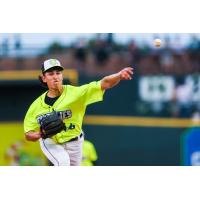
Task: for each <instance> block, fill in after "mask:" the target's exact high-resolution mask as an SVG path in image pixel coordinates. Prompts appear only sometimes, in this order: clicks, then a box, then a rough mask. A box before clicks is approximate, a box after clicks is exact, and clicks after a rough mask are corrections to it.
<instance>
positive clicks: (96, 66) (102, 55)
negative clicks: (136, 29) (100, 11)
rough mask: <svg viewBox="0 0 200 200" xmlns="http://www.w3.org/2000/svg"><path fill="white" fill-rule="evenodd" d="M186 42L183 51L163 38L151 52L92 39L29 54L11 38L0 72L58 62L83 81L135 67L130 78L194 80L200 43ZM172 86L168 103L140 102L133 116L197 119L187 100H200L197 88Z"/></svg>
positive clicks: (0, 51)
mask: <svg viewBox="0 0 200 200" xmlns="http://www.w3.org/2000/svg"><path fill="white" fill-rule="evenodd" d="M190 36H191V39H190V42H188V43H187V45H185V44H183V43H182V41H181V38H180V37H179V35H177V36H176V38H173V41H172V39H171V38H170V37H169V36H167V34H166V35H165V37H164V38H162V45H161V47H159V48H156V47H155V46H153V43H148V42H143V43H138V42H137V41H136V40H134V38H132V39H131V40H130V41H128V42H127V43H119V42H117V41H116V40H115V38H114V34H112V33H108V34H96V36H95V37H94V38H90V39H89V40H86V39H85V38H78V39H77V40H76V41H75V42H73V43H71V44H70V45H63V44H62V43H59V42H53V43H52V44H50V45H49V46H48V47H45V48H42V49H31V48H27V47H26V48H25V47H24V46H23V43H22V42H21V38H20V35H16V37H15V38H14V43H12V45H10V44H9V41H8V39H6V38H5V39H4V40H3V42H2V43H1V44H0V70H31V69H40V67H41V64H42V63H43V61H44V60H46V59H49V58H57V59H58V60H60V61H61V63H62V65H63V66H64V67H65V68H72V69H76V70H78V72H79V74H83V75H84V74H85V75H87V76H103V75H106V74H110V73H114V72H117V71H119V70H120V69H122V68H124V67H127V66H135V73H136V74H137V75H139V77H142V75H172V76H174V77H179V76H180V77H186V76H187V75H195V76H198V74H199V71H200V39H199V38H198V37H197V36H196V35H192V34H190ZM155 37H156V35H152V41H153V39H154V38H155ZM35 52H37V53H35ZM183 79H184V80H185V78H183ZM174 81H175V86H174V91H173V94H172V95H171V99H170V100H169V101H165V102H158V101H152V102H150V103H149V102H145V101H141V99H139V105H136V107H137V112H138V113H141V115H145V116H148V113H149V115H150V116H152V115H158V116H174V117H192V116H196V117H199V116H200V114H199V113H200V104H199V103H198V102H199V101H198V99H196V101H195V102H194V101H193V100H192V99H191V97H192V96H193V95H194V94H195V95H196V96H198V95H199V94H200V86H199V84H200V83H199V82H198V81H195V80H194V84H193V86H191V85H190V86H189V85H188V84H185V83H181V82H184V81H180V79H179V80H178V79H176V78H174ZM149 87H150V86H149ZM158 87H160V86H159V85H158ZM162 87H163V86H162ZM163 89H164V88H163ZM163 89H162V88H161V87H160V89H159V90H160V91H159V92H161V93H162V90H163Z"/></svg>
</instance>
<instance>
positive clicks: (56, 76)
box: [42, 69, 63, 89]
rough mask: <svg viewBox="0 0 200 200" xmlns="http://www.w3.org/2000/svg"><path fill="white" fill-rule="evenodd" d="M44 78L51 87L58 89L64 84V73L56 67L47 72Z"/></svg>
mask: <svg viewBox="0 0 200 200" xmlns="http://www.w3.org/2000/svg"><path fill="white" fill-rule="evenodd" d="M42 79H43V81H44V82H45V83H47V85H48V88H49V89H56V88H58V87H61V86H62V82H63V75H62V72H61V71H60V70H58V69H56V70H51V71H47V72H45V73H44V75H43V78H42Z"/></svg>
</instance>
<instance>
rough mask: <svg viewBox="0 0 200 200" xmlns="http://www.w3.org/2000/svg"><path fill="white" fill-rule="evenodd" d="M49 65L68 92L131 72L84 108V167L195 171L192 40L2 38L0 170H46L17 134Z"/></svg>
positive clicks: (197, 59) (196, 50)
mask: <svg viewBox="0 0 200 200" xmlns="http://www.w3.org/2000/svg"><path fill="white" fill-rule="evenodd" d="M155 38H160V39H161V41H162V43H161V46H160V47H155V46H154V44H153V40H154V39H155ZM49 58H56V59H58V60H60V61H61V63H62V65H63V66H64V67H65V72H64V77H65V83H66V84H72V85H82V84H86V83H88V82H90V81H94V80H100V79H101V78H102V77H103V76H105V75H109V74H111V73H115V72H118V71H119V70H121V69H122V68H124V67H128V66H133V67H134V71H135V74H134V77H133V79H132V80H131V81H124V82H121V84H119V85H117V86H116V87H115V88H113V89H111V90H108V91H107V92H106V93H105V96H104V101H103V102H100V103H97V104H92V105H90V106H89V107H88V109H87V111H86V116H85V120H84V123H83V130H84V132H85V137H86V140H87V142H88V143H87V144H85V145H84V151H83V152H84V155H83V163H82V165H100V166H135V165H137V166H138V165H139V166H180V165H200V136H199V126H198V123H199V117H200V101H199V100H200V74H199V72H200V34H197V33H195V34H192V33H190V34H189V33H187V34H186V33H177V34H175V33H173V34H170V33H162V34H161V33H159V34H156V33H141V34H139V33H137V34H136V33H74V34H72V33H70V34H64V33H62V34H58V33H48V34H47V33H43V34H39V33H38V34H37V33H34V34H32V33H1V34H0V88H1V91H2V95H1V98H0V102H1V105H2V108H1V112H0V113H1V114H0V165H6V166H8V165H31V166H34V165H39V166H41V165H50V163H49V162H48V161H47V160H46V159H45V158H44V156H43V154H42V152H41V150H40V147H39V144H38V143H31V142H26V141H25V139H24V133H23V119H24V116H25V114H26V111H27V109H28V107H29V106H30V104H31V103H32V102H33V100H34V99H36V98H37V97H38V96H39V95H40V94H42V93H43V92H45V89H44V88H42V87H41V86H40V83H39V81H38V79H37V77H38V75H39V73H40V67H41V64H42V63H43V61H44V60H46V59H49Z"/></svg>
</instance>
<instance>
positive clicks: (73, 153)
mask: <svg viewBox="0 0 200 200" xmlns="http://www.w3.org/2000/svg"><path fill="white" fill-rule="evenodd" d="M63 70H64V68H63V66H62V65H61V63H60V62H59V61H58V60H56V59H49V60H46V61H44V63H43V65H42V68H41V71H42V73H41V75H40V76H39V80H40V82H41V84H42V85H43V86H45V87H46V88H47V89H48V90H47V91H46V92H45V93H44V94H42V95H41V96H39V97H38V98H37V99H36V100H35V101H34V102H33V103H32V104H31V105H30V107H29V109H28V111H27V113H26V116H25V119H24V131H25V137H26V139H27V140H28V141H33V142H34V141H38V140H39V142H40V146H41V149H42V151H43V153H44V154H45V156H46V157H47V158H48V159H49V160H50V161H51V162H52V163H53V165H54V166H70V165H71V166H78V165H80V163H81V158H82V143H83V140H84V133H83V131H82V121H83V117H84V114H85V110H86V107H87V105H89V104H92V103H95V102H98V101H102V100H103V95H104V92H105V90H107V89H109V88H112V87H113V86H115V85H117V84H118V83H119V82H120V81H121V80H131V79H132V78H131V76H132V74H133V68H131V67H127V68H124V69H123V70H121V71H120V72H118V73H116V74H112V75H109V76H106V77H104V78H103V79H101V80H100V81H94V82H91V83H89V84H85V85H82V86H79V87H75V86H71V85H63V74H62V71H63Z"/></svg>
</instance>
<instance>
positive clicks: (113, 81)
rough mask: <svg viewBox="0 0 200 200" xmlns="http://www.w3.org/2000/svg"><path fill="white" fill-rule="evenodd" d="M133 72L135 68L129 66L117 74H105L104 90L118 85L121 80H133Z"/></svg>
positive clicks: (102, 86)
mask: <svg viewBox="0 0 200 200" xmlns="http://www.w3.org/2000/svg"><path fill="white" fill-rule="evenodd" d="M132 74H133V68H131V67H127V68H124V69H123V70H121V71H120V72H118V73H116V74H112V75H109V76H105V77H104V78H103V79H102V80H101V88H102V90H106V89H110V88H112V87H114V86H115V85H117V84H118V83H119V82H120V81H121V80H131V79H132V77H131V75H132Z"/></svg>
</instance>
